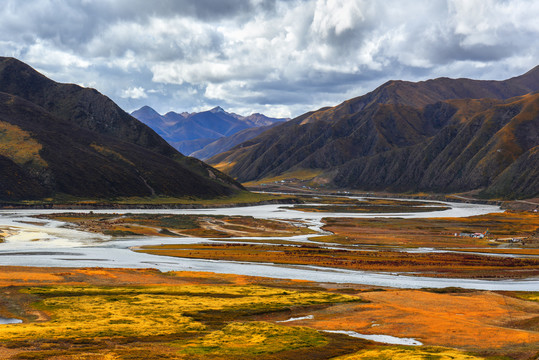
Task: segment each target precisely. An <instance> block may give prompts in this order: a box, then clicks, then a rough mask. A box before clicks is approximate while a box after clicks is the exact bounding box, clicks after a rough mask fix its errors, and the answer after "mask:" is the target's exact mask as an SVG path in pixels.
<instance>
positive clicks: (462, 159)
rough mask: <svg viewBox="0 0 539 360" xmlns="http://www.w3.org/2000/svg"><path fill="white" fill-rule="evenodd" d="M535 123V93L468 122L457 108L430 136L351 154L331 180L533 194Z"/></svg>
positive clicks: (538, 139)
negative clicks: (374, 151)
mask: <svg viewBox="0 0 539 360" xmlns="http://www.w3.org/2000/svg"><path fill="white" fill-rule="evenodd" d="M452 105H453V106H458V105H462V102H460V103H459V102H453V103H452ZM538 125H539V94H535V95H529V96H525V97H521V98H518V99H514V100H513V99H511V100H509V101H507V102H506V103H500V104H498V105H495V106H493V107H490V108H488V109H486V110H484V111H482V112H479V113H477V114H476V115H475V116H474V117H473V118H472V119H470V120H469V121H467V122H462V121H461V120H460V119H459V118H458V112H457V113H456V115H455V116H454V117H453V118H452V119H451V120H450V121H449V123H448V125H447V126H446V127H444V129H443V130H442V131H440V132H439V133H438V134H437V135H435V136H433V137H432V138H430V139H429V140H428V141H426V142H424V143H420V144H417V145H414V146H411V147H405V148H400V149H396V150H393V151H388V152H385V153H381V154H376V155H374V156H370V157H363V158H359V159H355V160H351V161H349V162H347V163H346V164H344V165H342V166H340V167H338V168H337V169H335V170H334V173H333V179H332V181H333V183H334V184H335V185H336V186H339V187H351V188H361V189H364V190H382V189H384V190H391V191H431V192H460V191H467V190H474V189H485V190H484V192H483V194H484V195H490V196H505V197H507V196H509V197H526V196H535V195H537V194H538V193H539V187H538V183H537V180H536V179H534V178H533V177H534V175H536V173H537V171H538V170H537V168H538V166H537V164H538V163H534V162H533V161H534V160H536V159H537V154H536V150H535V149H536V148H537V145H536V144H538V143H539V126H538ZM511 182H514V183H515V187H513V186H511V185H510V183H511Z"/></svg>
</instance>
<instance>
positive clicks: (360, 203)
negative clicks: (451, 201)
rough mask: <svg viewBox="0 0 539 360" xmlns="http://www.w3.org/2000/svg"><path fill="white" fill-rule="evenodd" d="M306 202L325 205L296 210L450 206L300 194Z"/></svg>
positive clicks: (390, 210) (394, 209)
mask: <svg viewBox="0 0 539 360" xmlns="http://www.w3.org/2000/svg"><path fill="white" fill-rule="evenodd" d="M298 198H299V199H301V200H302V201H305V202H309V201H311V202H319V203H321V204H323V205H295V206H294V209H295V210H300V211H309V212H336V213H343V212H345V213H416V212H428V211H442V210H447V209H449V207H448V206H447V205H445V204H442V203H433V202H424V201H414V200H411V201H405V200H395V199H376V198H365V199H363V200H356V199H350V198H342V197H325V198H319V197H314V196H313V197H310V196H305V195H302V196H298Z"/></svg>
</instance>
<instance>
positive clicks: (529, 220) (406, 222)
mask: <svg viewBox="0 0 539 360" xmlns="http://www.w3.org/2000/svg"><path fill="white" fill-rule="evenodd" d="M324 221H325V223H326V225H325V226H324V227H323V229H324V230H327V231H330V232H332V233H334V235H332V236H328V237H325V238H323V237H317V238H315V239H313V240H316V241H327V242H332V243H335V242H337V243H341V244H362V245H376V246H390V247H395V246H399V247H436V248H477V247H483V248H493V247H496V246H498V245H508V246H509V245H510V246H512V247H524V248H539V242H538V241H537V240H536V239H535V235H536V234H537V233H539V214H537V213H533V212H504V213H493V214H487V215H480V216H471V217H467V218H429V219H383V218H376V219H351V218H326V219H324ZM486 231H488V233H487V236H486V237H485V238H483V239H479V238H471V237H461V236H458V234H460V233H476V232H481V233H484V232H486ZM455 234H457V236H455ZM512 238H520V239H522V240H523V241H522V242H520V243H514V244H510V243H508V240H509V239H512Z"/></svg>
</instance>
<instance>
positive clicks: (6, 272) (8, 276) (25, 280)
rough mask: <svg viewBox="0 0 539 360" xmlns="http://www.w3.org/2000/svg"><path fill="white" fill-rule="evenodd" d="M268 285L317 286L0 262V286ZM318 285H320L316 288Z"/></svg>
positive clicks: (231, 276)
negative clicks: (0, 264) (30, 265)
mask: <svg viewBox="0 0 539 360" xmlns="http://www.w3.org/2000/svg"><path fill="white" fill-rule="evenodd" d="M219 284H223V285H250V284H257V285H271V286H282V287H291V288H303V287H306V288H313V287H317V288H319V287H318V286H317V285H316V284H315V283H312V282H309V281H304V280H287V279H271V278H264V277H257V276H246V275H234V274H216V273H211V272H197V271H172V272H166V273H163V272H160V271H159V270H155V269H105V268H41V267H24V266H0V287H7V286H43V285H97V286H122V285H219ZM319 289H320V288H319Z"/></svg>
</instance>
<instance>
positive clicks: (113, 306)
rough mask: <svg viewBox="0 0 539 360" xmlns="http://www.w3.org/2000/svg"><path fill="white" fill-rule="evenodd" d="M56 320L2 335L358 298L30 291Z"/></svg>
mask: <svg viewBox="0 0 539 360" xmlns="http://www.w3.org/2000/svg"><path fill="white" fill-rule="evenodd" d="M25 292H26V293H28V294H30V295H33V296H37V297H38V298H40V299H41V300H40V301H39V302H37V303H36V304H35V305H34V307H35V308H36V309H38V310H40V311H41V312H42V313H44V314H47V315H48V317H50V321H44V322H30V323H24V324H17V325H6V326H2V327H0V339H1V340H2V341H7V340H22V339H62V338H88V337H91V338H96V337H97V338H102V337H129V336H136V337H140V336H158V335H170V334H178V333H186V332H189V333H192V332H197V333H198V332H200V331H204V330H205V329H206V326H205V325H204V324H202V323H201V322H199V321H196V320H194V319H193V318H192V316H196V314H197V313H200V312H208V311H211V312H240V313H244V312H247V313H250V312H256V311H274V310H277V309H281V308H286V307H289V306H305V305H313V304H326V303H332V302H341V301H344V302H346V301H357V298H355V297H350V296H346V295H338V294H332V293H324V292H298V291H291V290H283V289H278V288H265V287H260V286H216V285H212V286H210V285H206V286H204V285H186V286H174V287H171V286H153V287H95V286H52V287H34V288H29V289H28V290H25Z"/></svg>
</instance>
